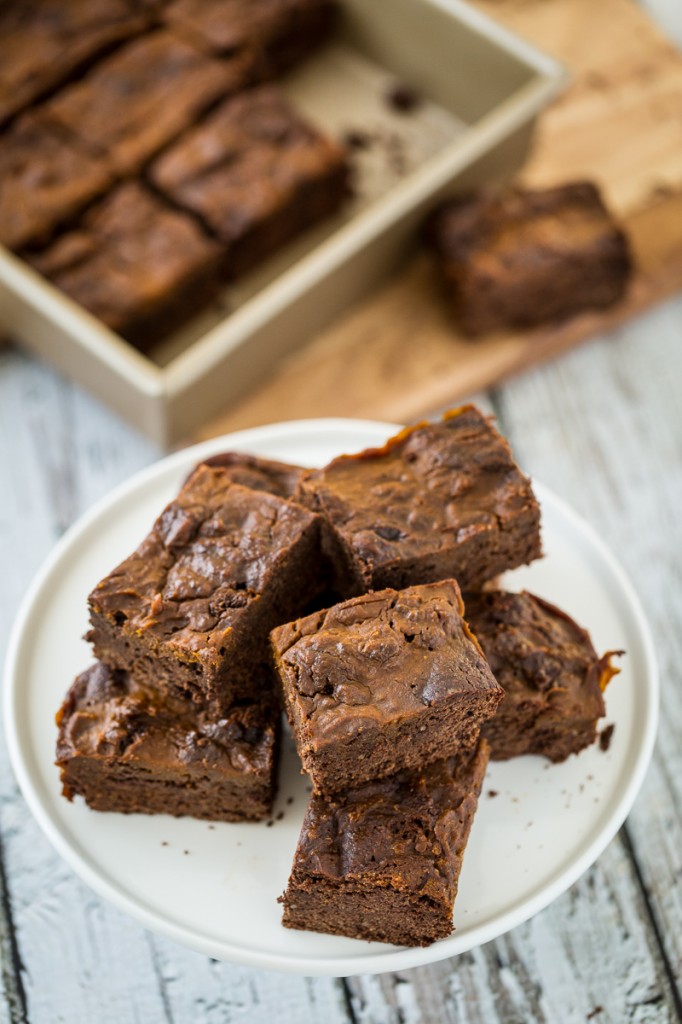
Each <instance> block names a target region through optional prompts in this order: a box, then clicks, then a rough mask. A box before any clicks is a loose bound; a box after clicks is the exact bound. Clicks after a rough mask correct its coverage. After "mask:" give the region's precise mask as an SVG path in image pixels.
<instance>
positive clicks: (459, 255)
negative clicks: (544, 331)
mask: <svg viewBox="0 0 682 1024" xmlns="http://www.w3.org/2000/svg"><path fill="white" fill-rule="evenodd" d="M427 235H428V237H429V238H430V241H431V244H432V246H433V248H434V250H435V254H436V261H437V266H438V268H439V272H440V276H441V278H442V280H443V285H444V290H445V294H446V297H447V301H448V302H449V304H450V306H451V307H452V310H453V313H454V314H455V317H456V319H457V321H458V323H459V325H460V326H461V328H462V330H463V331H464V332H465V333H466V334H470V335H472V336H476V335H479V334H484V333H486V332H487V331H494V330H497V329H499V328H502V327H518V328H524V327H534V326H536V325H537V324H542V323H545V322H548V321H553V320H561V319H565V318H566V317H569V316H573V315H575V314H576V313H581V312H583V311H584V310H589V309H605V308H607V307H608V306H612V305H613V304H614V303H616V302H618V301H619V300H620V299H621V298H622V297H623V295H624V293H625V289H626V286H627V283H628V281H629V279H630V276H631V273H632V259H631V255H630V249H629V245H628V241H627V238H626V236H625V234H624V233H623V231H622V230H621V229H620V228H619V227H618V225H617V224H616V223H615V221H614V220H613V218H612V217H611V215H610V213H609V211H608V210H607V208H606V206H605V205H604V202H603V200H602V198H601V195H600V193H599V191H598V189H597V188H596V186H595V185H593V184H592V183H590V182H576V183H571V184H569V185H562V186H560V187H558V188H551V189H545V190H539V191H525V190H523V189H519V188H514V189H510V190H508V191H506V192H501V193H498V194H489V193H483V194H481V195H478V196H475V197H472V198H468V199H467V198H463V199H455V200H452V201H451V202H448V203H445V204H444V205H443V206H442V207H441V208H440V209H438V210H437V211H436V212H435V213H434V214H433V215H432V217H431V219H430V221H429V224H428V227H427Z"/></svg>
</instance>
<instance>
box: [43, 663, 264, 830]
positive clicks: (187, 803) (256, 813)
mask: <svg viewBox="0 0 682 1024" xmlns="http://www.w3.org/2000/svg"><path fill="white" fill-rule="evenodd" d="M260 690H261V692H263V691H264V690H266V688H265V687H263V686H261V687H260ZM280 719H281V716H280V711H279V708H278V706H277V704H276V702H275V701H273V700H272V699H267V698H262V697H261V698H259V699H255V700H254V701H252V702H250V703H245V704H240V705H237V706H235V707H233V708H231V709H230V710H229V711H228V712H227V713H226V714H224V715H221V716H217V715H211V713H210V712H208V711H206V710H203V709H198V708H197V707H196V705H195V704H193V703H192V702H191V701H182V700H178V699H174V698H172V697H170V698H163V699H160V697H159V694H158V691H153V690H149V689H148V688H145V687H143V686H140V685H138V684H137V683H136V682H134V680H133V679H132V678H131V677H130V676H129V675H128V673H127V672H121V671H117V670H112V669H109V668H106V666H104V665H101V664H97V665H93V666H92V667H91V668H89V669H88V670H87V671H86V672H84V673H83V674H82V675H80V676H78V678H77V679H76V681H75V682H74V684H73V686H72V687H71V689H70V690H69V692H68V694H67V696H66V699H65V701H64V703H63V704H62V707H61V709H60V711H59V712H58V714H57V724H58V725H59V738H58V740H57V764H58V765H59V767H60V769H61V780H62V787H63V793H64V796H66V797H67V798H68V799H69V800H72V799H73V797H74V796H75V795H77V794H78V795H80V796H83V797H84V798H85V801H86V803H87V804H89V805H90V807H92V808H94V809H95V810H96V811H123V812H124V813H133V812H137V813H140V814H172V815H175V816H176V817H179V816H181V815H190V816H191V817H193V818H206V819H208V820H212V821H258V820H261V819H263V818H265V817H267V816H268V815H269V813H270V810H271V808H272V801H273V797H274V794H275V788H276V768H277V755H278V746H279V732H280Z"/></svg>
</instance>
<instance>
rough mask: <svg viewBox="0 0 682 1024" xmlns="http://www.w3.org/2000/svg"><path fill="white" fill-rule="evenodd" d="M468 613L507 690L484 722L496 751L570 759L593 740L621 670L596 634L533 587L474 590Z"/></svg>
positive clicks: (497, 754) (499, 754)
mask: <svg viewBox="0 0 682 1024" xmlns="http://www.w3.org/2000/svg"><path fill="white" fill-rule="evenodd" d="M465 615H466V618H467V620H468V622H469V625H470V626H471V628H472V630H473V631H474V633H475V634H476V636H477V637H478V640H479V641H480V644H481V647H482V648H483V651H484V653H485V656H486V658H487V659H488V661H489V663H490V667H491V668H492V670H493V673H494V675H495V678H496V679H497V681H498V682H499V683H500V685H501V686H502V688H503V690H504V698H503V700H502V703H501V704H500V706H499V708H498V711H497V714H496V715H495V717H494V718H493V719H492V720H491V721H489V722H486V723H485V725H484V726H483V730H482V735H484V736H485V737H486V739H487V740H488V742H489V743H490V750H491V755H490V756H491V757H493V758H495V759H497V760H504V759H506V758H509V757H516V756H517V755H519V754H542V755H543V756H544V757H548V758H549V759H550V761H563V760H565V758H567V757H568V755H569V754H577V753H578V751H580V750H582V749H583V748H584V747H587V746H589V744H591V743H593V742H594V740H595V737H596V734H597V721H598V719H599V718H601V716H602V715H604V714H605V709H604V698H603V696H602V693H603V690H604V689H605V687H606V685H607V683H608V681H609V679H611V677H612V676H613V675H614V674H615V672H617V669H615V668H614V667H613V666H612V665H611V657H612V656H613V654H614V653H622V652H610V653H608V654H605V655H604V656H603V657H601V658H600V657H599V656H598V655H597V653H596V651H595V649H594V647H593V646H592V641H591V640H590V637H589V634H588V633H587V632H586V631H585V630H584V629H582V628H581V627H580V626H579V625H578V624H577V623H576V622H574V621H573V619H571V618H569V616H568V615H566V614H565V613H564V612H562V611H560V610H559V609H558V608H555V607H554V605H552V604H548V602H547V601H543V600H542V599H541V598H539V597H535V596H534V595H533V594H529V593H527V592H525V591H524V592H523V593H521V594H510V593H506V592H505V591H501V590H498V591H489V592H486V593H483V594H478V595H471V596H469V595H467V598H466V612H465Z"/></svg>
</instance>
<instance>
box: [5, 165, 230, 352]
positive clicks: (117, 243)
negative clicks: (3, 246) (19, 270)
mask: <svg viewBox="0 0 682 1024" xmlns="http://www.w3.org/2000/svg"><path fill="white" fill-rule="evenodd" d="M24 256H25V258H26V260H27V261H28V262H29V263H31V264H32V266H33V267H35V269H36V270H38V271H40V273H41V274H43V275H44V276H45V277H47V278H48V279H49V280H50V281H52V282H53V284H55V285H56V286H57V287H58V288H60V289H61V290H62V291H63V292H65V293H66V294H67V295H69V296H70V297H71V298H72V299H74V300H75V301H76V302H78V303H80V304H81V305H82V306H84V307H85V309H87V310H88V311H89V312H90V313H92V314H93V315H94V316H96V317H98V319H99V320H101V321H102V322H103V323H104V324H106V325H107V327H110V328H111V329H112V330H114V331H116V332H118V334H120V335H121V336H122V337H124V338H126V339H127V340H128V341H130V342H132V343H133V344H134V345H136V346H137V347H138V348H140V349H147V348H149V347H150V346H151V345H153V344H154V343H155V342H156V341H158V340H159V338H161V337H163V336H164V335H165V334H167V333H168V332H169V331H170V330H173V329H175V328H176V327H178V326H180V324H181V323H182V322H183V321H184V320H186V319H187V318H188V317H190V316H192V315H193V313H195V312H197V311H198V310H199V309H200V308H201V307H202V306H203V305H204V304H205V303H206V302H207V301H209V300H210V299H211V298H212V297H213V296H214V295H215V293H216V292H217V290H218V287H219V276H218V268H219V251H218V247H217V245H216V243H215V242H214V241H212V239H210V238H207V237H206V236H205V235H204V234H203V233H202V231H201V229H200V228H199V227H198V226H197V224H196V223H195V222H194V220H193V219H192V218H191V217H188V216H186V215H185V214H183V213H180V212H179V211H177V210H173V209H171V208H170V207H168V206H167V205H166V204H165V203H163V202H162V201H161V200H160V199H157V198H156V197H155V196H154V195H152V193H150V192H149V191H147V189H145V188H144V187H143V186H141V185H138V184H136V183H134V182H129V183H126V184H123V185H120V186H118V187H117V188H116V189H115V190H114V191H113V192H112V193H111V194H110V195H108V196H107V197H106V198H105V199H104V200H103V201H102V202H101V203H99V204H97V205H96V206H94V207H93V208H92V209H90V210H89V211H88V212H87V213H86V214H85V216H84V217H83V218H82V220H81V222H80V223H79V225H78V226H77V228H75V229H74V230H72V231H69V232H67V233H65V234H63V235H61V236H60V237H59V238H58V239H57V240H56V241H55V242H54V243H53V244H51V245H49V246H47V247H46V248H44V249H42V250H39V251H35V250H34V251H27V252H25V253H24Z"/></svg>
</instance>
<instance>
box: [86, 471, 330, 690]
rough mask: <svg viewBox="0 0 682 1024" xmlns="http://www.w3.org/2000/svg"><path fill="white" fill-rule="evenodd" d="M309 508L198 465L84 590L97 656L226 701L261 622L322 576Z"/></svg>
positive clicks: (262, 654)
mask: <svg viewBox="0 0 682 1024" xmlns="http://www.w3.org/2000/svg"><path fill="white" fill-rule="evenodd" d="M320 575H321V573H320V561H319V522H318V517H317V516H315V515H314V514H312V513H311V512H309V511H308V510H307V509H304V508H302V507H301V506H300V505H295V504H294V503H293V502H291V501H287V500H285V499H284V498H280V497H278V496H277V495H274V494H268V493H266V492H265V491H253V490H250V489H249V488H247V487H241V486H240V485H239V484H235V483H233V481H232V479H231V476H230V474H229V472H227V471H226V470H224V469H222V468H220V467H218V466H200V467H199V468H198V469H197V470H196V472H195V473H193V474H192V476H191V478H190V479H189V480H188V481H187V483H186V484H185V485H184V486H183V488H182V489H181V491H180V493H179V495H178V496H177V497H176V498H175V499H174V500H173V501H172V502H171V503H170V504H169V505H168V506H167V507H166V508H165V509H164V511H163V512H162V513H161V515H160V516H159V518H158V519H157V520H156V523H155V524H154V527H153V528H152V530H151V532H150V533H149V535H148V536H147V537H146V538H145V539H144V540H143V542H142V543H141V544H140V546H139V547H138V549H137V550H136V551H135V552H134V553H133V554H132V555H130V556H129V557H128V558H126V559H125V561H123V562H122V563H121V564H120V565H119V566H118V567H117V568H116V569H114V570H113V572H111V573H110V574H109V575H108V576H106V577H105V578H104V579H103V580H102V581H101V582H100V583H99V584H98V585H97V586H96V587H95V589H94V590H93V591H92V593H91V594H90V598H89V604H90V618H91V622H92V630H91V632H90V634H89V637H88V638H89V639H90V640H92V642H93V645H94V650H95V656H96V657H97V658H98V659H99V660H101V661H103V662H105V664H108V665H111V666H113V667H115V668H123V669H126V670H128V671H130V672H131V673H132V674H133V676H134V677H135V679H136V680H137V681H138V682H141V683H143V684H145V685H147V686H149V687H150V688H154V687H157V688H160V689H162V690H163V692H167V691H168V692H180V693H181V694H186V695H188V696H190V697H193V698H194V699H195V700H197V702H203V703H211V704H214V705H215V706H217V707H221V708H223V709H229V707H230V705H231V704H232V702H233V701H234V700H235V699H236V698H238V697H240V696H242V694H243V693H246V694H247V695H249V693H251V691H252V677H253V672H254V669H255V668H256V667H257V666H258V665H260V664H263V663H264V662H266V661H267V660H268V654H269V651H268V634H269V632H270V630H271V629H273V628H274V626H276V625H277V623H279V622H284V621H287V619H290V618H292V617H293V616H294V615H296V614H297V612H298V611H300V609H302V608H303V607H305V606H306V605H307V604H308V602H309V601H310V600H312V598H313V597H314V596H315V595H316V594H317V593H319V592H320V591H321V590H322V588H323V585H324V584H323V581H322V580H321V579H320Z"/></svg>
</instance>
